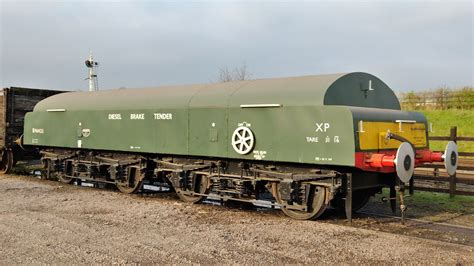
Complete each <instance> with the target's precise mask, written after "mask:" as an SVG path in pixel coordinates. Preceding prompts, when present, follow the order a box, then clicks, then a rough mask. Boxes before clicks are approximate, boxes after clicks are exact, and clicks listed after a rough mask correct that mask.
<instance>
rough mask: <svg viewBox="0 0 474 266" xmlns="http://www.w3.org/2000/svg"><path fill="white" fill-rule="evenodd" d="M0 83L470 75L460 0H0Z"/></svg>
mask: <svg viewBox="0 0 474 266" xmlns="http://www.w3.org/2000/svg"><path fill="white" fill-rule="evenodd" d="M0 10H1V11H0V12H1V32H0V37H1V67H2V69H1V72H0V74H1V76H0V83H1V85H2V86H11V85H19V86H32V87H45V88H54V89H86V88H87V82H85V81H84V80H83V79H84V78H85V77H86V75H87V73H86V69H85V67H84V65H83V61H84V60H85V58H86V57H87V55H88V52H89V49H92V50H93V52H94V54H95V56H96V58H97V60H98V61H100V62H101V67H100V69H99V83H100V87H101V88H114V87H122V86H126V87H143V86H158V85H164V84H189V83H206V82H209V81H211V80H213V79H215V78H216V76H217V70H218V68H219V67H223V66H229V67H232V66H238V65H241V64H243V63H244V62H245V63H246V64H247V66H248V68H249V69H250V71H251V72H252V74H253V77H254V78H263V77H280V76H296V75H307V74H320V73H335V72H347V71H367V72H370V73H373V74H375V75H377V76H379V77H380V78H382V79H383V80H385V81H386V82H387V83H388V84H389V85H390V86H392V87H393V88H394V89H396V90H408V89H425V88H434V87H437V86H440V85H447V86H462V85H471V86H472V84H473V75H474V74H473V65H472V62H473V61H474V60H473V39H472V38H473V24H472V17H473V11H472V2H469V1H467V2H402V1H397V2H383V1H374V2H260V3H256V2H225V3H219V2H179V3H173V2H99V3H95V2H69V1H64V2H47V1H36V2H22V1H20V2H17V1H15V2H9V1H3V2H1V9H0Z"/></svg>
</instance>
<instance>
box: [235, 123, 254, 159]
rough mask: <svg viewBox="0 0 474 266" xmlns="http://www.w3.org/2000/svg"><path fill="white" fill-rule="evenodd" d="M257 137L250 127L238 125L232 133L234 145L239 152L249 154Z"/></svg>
mask: <svg viewBox="0 0 474 266" xmlns="http://www.w3.org/2000/svg"><path fill="white" fill-rule="evenodd" d="M254 144H255V139H254V136H253V133H252V131H251V130H250V128H248V127H238V128H236V129H235V130H234V134H232V147H233V148H234V151H235V152H237V153H238V154H242V155H244V154H248V153H249V152H250V151H252V149H253V146H254Z"/></svg>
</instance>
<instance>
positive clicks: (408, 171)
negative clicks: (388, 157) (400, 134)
mask: <svg viewBox="0 0 474 266" xmlns="http://www.w3.org/2000/svg"><path fill="white" fill-rule="evenodd" d="M395 169H396V171H397V176H398V177H399V178H400V180H401V181H402V182H404V183H407V182H408V181H410V179H411V178H412V177H413V171H414V170H415V153H414V151H413V148H412V147H411V145H410V143H408V142H403V143H402V145H400V147H398V150H397V156H396V157H395Z"/></svg>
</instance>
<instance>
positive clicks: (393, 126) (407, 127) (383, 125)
mask: <svg viewBox="0 0 474 266" xmlns="http://www.w3.org/2000/svg"><path fill="white" fill-rule="evenodd" d="M401 129H402V130H401V131H400V124H399V123H396V122H365V121H364V122H363V132H360V130H359V144H360V149H361V150H379V149H396V148H398V147H399V146H400V141H397V140H393V139H391V140H389V141H386V140H385V135H386V134H387V131H388V130H390V132H392V133H394V134H397V135H400V136H402V137H404V138H406V139H408V140H409V141H410V142H411V143H413V144H414V145H415V147H420V148H421V147H426V129H425V124H423V123H402V124H401Z"/></svg>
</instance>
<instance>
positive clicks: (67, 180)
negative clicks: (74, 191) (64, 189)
mask: <svg viewBox="0 0 474 266" xmlns="http://www.w3.org/2000/svg"><path fill="white" fill-rule="evenodd" d="M57 177H58V179H59V181H60V182H61V183H64V184H71V183H72V182H73V181H74V178H72V177H67V176H66V174H64V173H58V174H57Z"/></svg>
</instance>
